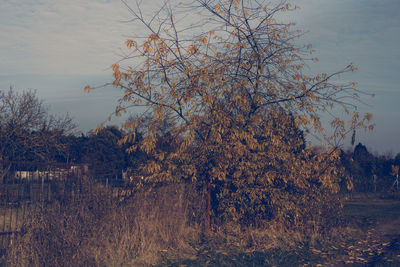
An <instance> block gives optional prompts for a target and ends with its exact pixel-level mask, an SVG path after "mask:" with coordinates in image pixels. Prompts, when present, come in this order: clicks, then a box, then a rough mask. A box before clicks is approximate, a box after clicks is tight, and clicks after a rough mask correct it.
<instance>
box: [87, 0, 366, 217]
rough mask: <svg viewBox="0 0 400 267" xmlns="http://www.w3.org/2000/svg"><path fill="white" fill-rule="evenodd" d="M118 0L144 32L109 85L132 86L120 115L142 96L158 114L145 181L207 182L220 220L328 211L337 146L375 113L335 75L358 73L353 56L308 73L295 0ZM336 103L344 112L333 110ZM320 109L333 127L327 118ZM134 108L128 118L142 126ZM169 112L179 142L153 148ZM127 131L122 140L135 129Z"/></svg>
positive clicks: (147, 141)
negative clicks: (156, 1) (145, 0)
mask: <svg viewBox="0 0 400 267" xmlns="http://www.w3.org/2000/svg"><path fill="white" fill-rule="evenodd" d="M122 2H124V3H125V4H126V6H127V8H128V9H129V11H130V12H131V14H132V16H133V21H134V22H137V23H138V24H139V25H141V27H142V29H145V30H146V31H147V33H146V34H144V35H138V36H135V37H134V38H132V39H129V40H127V41H126V45H127V48H128V49H129V52H128V54H127V55H126V58H124V60H122V61H121V62H120V63H118V64H114V65H113V66H112V69H113V76H114V82H113V84H114V86H116V87H119V88H121V89H122V91H123V92H124V96H123V97H122V98H121V99H120V101H119V103H118V106H117V108H116V111H115V115H116V116H119V115H120V113H121V112H125V111H126V110H127V108H129V107H135V106H137V107H141V110H144V109H143V106H144V107H145V111H144V113H149V114H151V115H150V116H148V119H147V132H146V133H145V134H144V136H143V139H141V142H140V143H139V144H138V145H137V146H139V147H140V149H141V150H142V151H145V152H146V153H148V154H149V155H151V156H152V157H151V160H149V161H148V162H147V163H146V165H145V167H144V171H145V172H147V174H148V175H149V179H152V180H153V181H154V182H168V181H180V180H182V179H183V180H190V181H193V182H195V183H199V184H202V185H204V186H208V188H209V192H210V199H209V203H210V205H211V202H213V203H214V204H213V210H214V214H215V215H218V218H219V219H223V220H233V221H238V222H243V223H255V222H260V221H264V220H268V219H271V218H278V219H279V218H281V219H283V220H286V221H290V222H296V221H299V220H302V218H304V216H305V215H306V214H308V213H309V212H310V210H311V209H310V208H312V209H313V211H315V212H317V213H318V212H320V213H321V211H323V210H325V211H326V210H328V209H326V207H325V206H323V205H325V204H321V203H323V198H324V197H326V196H327V195H330V194H332V193H336V192H338V190H339V182H340V173H339V172H340V168H338V164H337V163H338V156H339V151H338V149H337V148H338V144H339V143H340V142H341V141H342V140H343V138H344V137H345V135H346V134H347V133H348V132H349V131H350V132H352V131H354V130H355V129H356V128H360V127H361V128H367V127H370V128H371V127H372V126H370V125H369V124H368V123H367V121H368V122H369V120H370V118H371V116H370V115H369V114H367V115H365V116H361V115H360V114H359V113H358V112H357V110H356V108H355V107H356V105H355V104H357V100H358V94H357V93H358V90H357V88H356V87H355V83H350V82H349V83H347V82H345V83H342V84H338V83H336V82H335V83H334V82H331V80H332V78H333V77H336V76H340V75H341V74H343V73H346V72H353V71H355V68H354V67H353V66H352V65H349V66H347V67H346V68H344V69H342V70H340V71H338V72H335V73H332V74H318V75H309V74H308V71H307V69H305V66H306V63H307V61H310V62H312V61H315V60H316V59H314V58H312V55H311V54H312V47H311V45H308V46H297V45H296V44H295V42H294V40H295V39H296V38H297V37H298V36H299V35H300V34H301V33H300V32H299V31H297V30H294V29H293V24H292V23H285V22H284V16H282V14H283V13H285V12H291V11H293V10H295V9H297V7H296V6H293V5H291V4H290V3H289V2H288V1H260V0H259V1H255V0H193V1H186V2H185V3H177V4H174V2H173V1H164V2H163V5H162V6H160V7H158V9H156V10H155V12H152V13H149V15H148V16H146V10H144V9H142V8H141V6H140V4H139V3H136V5H130V4H129V3H127V2H125V1H122ZM87 89H89V90H90V89H91V88H90V87H87ZM339 110H341V111H343V114H345V116H344V118H340V117H338V116H336V115H334V114H339ZM323 114H328V115H329V114H330V116H331V122H330V126H332V129H333V130H331V131H329V130H328V131H327V129H325V128H324V127H322V122H321V117H322V116H323ZM137 118H138V117H136V119H130V120H128V121H126V122H125V123H124V128H125V129H127V130H132V129H135V128H137V127H138V124H139V122H140V119H137ZM325 118H326V116H325ZM166 120H168V125H169V126H168V127H169V131H168V133H169V138H170V140H174V141H173V142H175V143H174V145H173V146H172V147H173V149H171V147H170V148H169V149H168V150H165V149H162V147H160V146H157V141H158V140H159V136H158V133H159V130H158V129H159V128H160V126H161V125H163V124H165V121H166ZM345 120H348V123H346V121H345ZM300 130H301V131H300ZM130 133H131V134H129V135H127V136H126V137H125V138H124V139H123V140H122V142H131V141H132V140H134V139H135V131H130ZM303 133H304V134H305V135H306V136H308V135H314V136H318V137H319V140H321V144H322V145H323V148H321V149H319V150H316V149H315V148H312V147H307V146H305V144H304V138H303V137H302V135H303ZM137 146H136V145H135V146H132V147H131V150H132V151H134V150H135V149H137ZM211 198H212V199H211Z"/></svg>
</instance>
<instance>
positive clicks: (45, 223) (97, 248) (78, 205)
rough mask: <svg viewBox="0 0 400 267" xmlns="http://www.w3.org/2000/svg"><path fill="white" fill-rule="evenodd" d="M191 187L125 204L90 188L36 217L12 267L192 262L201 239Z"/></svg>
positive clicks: (141, 195) (13, 254)
mask: <svg viewBox="0 0 400 267" xmlns="http://www.w3.org/2000/svg"><path fill="white" fill-rule="evenodd" d="M189 191H190V190H189V189H188V187H187V186H186V185H171V186H164V187H160V188H158V189H154V190H152V191H150V192H138V193H136V194H135V195H134V197H133V198H132V199H129V200H127V201H125V202H124V203H121V202H119V201H117V200H115V198H113V196H112V195H113V194H112V192H111V190H110V189H109V188H105V187H102V186H98V185H95V184H92V183H87V184H85V185H84V186H83V189H82V190H80V192H79V193H75V194H74V198H73V199H68V200H67V201H64V202H56V203H53V204H51V205H50V206H47V207H45V208H43V209H40V210H39V211H38V212H36V213H35V214H31V217H30V220H28V221H27V222H26V223H25V224H24V226H23V228H22V231H21V234H20V235H19V237H18V238H17V239H16V240H15V242H13V244H12V245H11V247H10V248H9V250H8V253H7V263H8V265H9V266H132V265H152V264H156V263H157V262H158V261H159V260H160V259H161V257H162V255H163V254H166V253H167V254H168V255H169V257H174V256H176V257H188V256H190V255H192V254H193V253H194V250H193V249H192V248H191V246H190V242H193V241H195V240H197V239H198V238H199V231H198V230H196V229H200V228H199V227H195V224H196V223H197V222H196V221H195V220H193V218H192V217H191V216H193V214H190V216H189V213H190V212H193V207H190V205H191V204H190V201H189V200H188V198H190V197H193V192H189Z"/></svg>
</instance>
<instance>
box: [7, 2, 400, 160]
mask: <svg viewBox="0 0 400 267" xmlns="http://www.w3.org/2000/svg"><path fill="white" fill-rule="evenodd" d="M182 1H184V0H182ZM143 2H144V3H145V4H146V5H147V6H148V7H152V6H159V5H160V3H161V2H162V0H145V1H143ZM294 2H295V3H296V4H297V5H299V6H300V7H301V10H300V11H299V12H295V13H293V15H292V18H291V19H292V20H293V21H294V22H296V23H297V27H298V28H300V29H302V30H304V31H306V32H307V34H306V35H305V36H304V37H303V38H302V39H301V40H299V42H304V43H312V44H313V47H314V49H315V50H316V53H315V55H316V56H317V57H318V58H319V63H317V64H315V65H313V66H312V69H313V70H314V71H315V72H331V71H335V70H339V69H341V68H343V67H345V66H347V65H348V64H349V63H354V64H355V65H356V66H357V67H358V72H357V73H356V74H355V75H352V76H351V77H346V78H349V79H351V80H354V81H356V82H358V86H359V88H360V89H362V90H364V91H366V92H370V93H374V94H375V95H376V96H375V98H373V99H369V98H367V99H366V102H368V103H369V104H370V105H369V106H362V107H361V110H363V111H371V112H372V113H373V114H374V118H375V120H374V121H375V124H376V129H375V130H374V132H372V133H368V134H359V135H358V141H360V142H362V143H364V144H366V145H367V147H368V148H369V150H371V151H373V152H374V151H377V152H380V153H383V152H385V153H386V152H392V153H394V154H396V153H398V152H400V107H399V106H400V102H399V101H400V74H399V71H400V67H399V66H400V63H399V62H400V50H399V47H400V45H399V43H400V15H399V14H400V12H399V10H400V1H399V0H379V1H378V0H299V1H294ZM129 18H130V15H129V12H128V11H127V9H126V7H125V6H124V5H123V4H122V2H121V1H119V0H0V89H2V90H5V89H7V88H9V87H10V85H13V86H14V87H15V88H16V89H18V90H22V89H26V88H33V89H36V90H37V91H38V94H39V95H40V97H42V98H44V100H45V101H46V103H48V104H50V105H51V110H52V111H53V112H55V113H65V112H69V113H70V114H71V115H72V116H74V117H75V120H76V122H77V123H78V124H79V127H80V129H81V130H83V131H87V130H90V129H92V128H94V127H96V125H97V123H99V122H101V121H102V120H103V119H104V118H105V117H106V116H107V115H108V114H109V113H110V112H112V110H113V108H114V107H115V103H116V102H115V101H116V99H117V98H118V96H119V94H118V91H117V90H116V89H112V88H104V89H102V90H100V91H98V92H95V93H93V94H92V93H91V94H89V95H87V94H86V93H84V92H83V89H82V88H83V87H84V86H85V85H87V84H91V85H96V84H101V83H104V82H107V81H109V80H111V70H110V65H111V64H112V63H114V62H116V61H117V60H118V59H120V57H121V56H120V55H121V48H123V47H124V41H125V40H126V38H127V37H128V36H132V35H134V34H135V32H138V31H139V32H140V31H141V29H140V28H137V27H135V26H134V25H133V24H131V23H127V21H128V20H129Z"/></svg>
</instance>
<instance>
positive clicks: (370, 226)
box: [159, 195, 400, 266]
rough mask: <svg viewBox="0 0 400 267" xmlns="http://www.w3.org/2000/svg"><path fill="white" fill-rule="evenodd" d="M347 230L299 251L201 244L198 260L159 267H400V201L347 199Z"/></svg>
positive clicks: (166, 261)
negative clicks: (254, 249)
mask: <svg viewBox="0 0 400 267" xmlns="http://www.w3.org/2000/svg"><path fill="white" fill-rule="evenodd" d="M344 214H345V222H344V225H345V227H343V228H339V229H337V231H341V232H338V233H337V236H338V238H337V239H335V240H319V241H318V240H317V241H314V242H312V243H305V244H299V245H298V247H297V248H295V249H279V248H273V249H269V250H266V251H250V250H247V251H246V250H245V249H243V248H239V247H236V248H235V247H231V248H226V247H225V248H219V247H218V246H217V245H216V244H215V243H214V242H204V243H203V244H201V245H199V246H198V247H197V248H196V250H197V257H195V258H193V259H185V260H171V259H168V258H165V259H164V261H163V262H162V263H161V264H160V265H159V266H343V265H349V266H400V201H399V200H393V199H392V200H391V199H381V198H380V197H379V196H377V195H358V196H353V197H352V198H351V199H348V200H346V201H345V207H344Z"/></svg>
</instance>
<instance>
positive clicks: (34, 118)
mask: <svg viewBox="0 0 400 267" xmlns="http://www.w3.org/2000/svg"><path fill="white" fill-rule="evenodd" d="M74 128H75V125H74V124H73V122H72V119H71V118H70V117H69V116H68V115H66V116H63V117H61V116H59V117H58V116H53V115H50V114H49V112H48V109H47V108H46V107H45V106H44V104H43V102H42V101H41V100H40V99H39V98H38V97H37V96H36V93H35V92H34V91H31V90H27V91H23V92H21V93H18V92H16V91H15V90H14V89H13V88H10V89H9V90H8V91H0V160H3V161H5V162H7V161H55V159H56V158H57V157H64V156H65V154H66V153H67V146H66V144H65V143H63V142H61V138H62V137H63V136H65V135H69V134H71V133H72V131H73V129H74ZM4 164H5V166H3V175H5V174H6V173H7V170H8V168H7V163H4Z"/></svg>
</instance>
